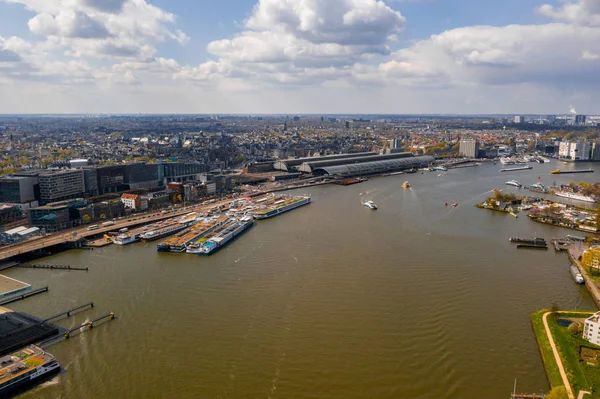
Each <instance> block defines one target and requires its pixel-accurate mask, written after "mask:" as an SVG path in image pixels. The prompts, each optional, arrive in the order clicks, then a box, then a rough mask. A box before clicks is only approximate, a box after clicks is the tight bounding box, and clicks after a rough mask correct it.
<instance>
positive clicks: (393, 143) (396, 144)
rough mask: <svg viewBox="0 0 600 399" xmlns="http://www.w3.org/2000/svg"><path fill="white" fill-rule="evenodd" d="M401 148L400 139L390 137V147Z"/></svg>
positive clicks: (393, 148)
mask: <svg viewBox="0 0 600 399" xmlns="http://www.w3.org/2000/svg"><path fill="white" fill-rule="evenodd" d="M399 148H402V140H400V139H391V140H390V149H392V150H397V149H399Z"/></svg>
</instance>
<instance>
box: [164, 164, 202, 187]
mask: <svg viewBox="0 0 600 399" xmlns="http://www.w3.org/2000/svg"><path fill="white" fill-rule="evenodd" d="M207 171H208V168H207V167H206V165H204V164H200V163H177V162H170V163H164V164H161V165H159V168H158V180H159V181H161V182H163V184H166V183H171V182H181V183H183V182H186V181H192V180H199V175H200V174H202V173H206V172H207Z"/></svg>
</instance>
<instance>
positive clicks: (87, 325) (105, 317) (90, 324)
mask: <svg viewBox="0 0 600 399" xmlns="http://www.w3.org/2000/svg"><path fill="white" fill-rule="evenodd" d="M114 319H115V314H114V312H110V313H107V314H105V315H103V316H100V317H98V318H96V319H94V320H92V321H88V322H85V323H83V324H82V325H80V326H77V327H75V328H72V329H70V330H67V331H65V332H64V333H63V334H62V335H58V336H54V337H50V338H48V339H45V340H43V341H41V342H38V343H37V344H36V345H37V346H38V347H41V346H42V345H46V344H50V343H58V342H59V341H62V340H63V339H69V338H72V336H73V333H76V332H79V333H82V332H85V331H87V330H86V328H87V329H90V330H91V329H93V328H94V327H97V324H98V323H100V322H102V321H105V322H108V321H112V320H114Z"/></svg>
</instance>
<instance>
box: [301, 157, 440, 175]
mask: <svg viewBox="0 0 600 399" xmlns="http://www.w3.org/2000/svg"><path fill="white" fill-rule="evenodd" d="M433 162H434V159H433V157H430V156H422V157H407V158H398V159H387V160H380V161H373V162H363V163H351V164H346V165H332V166H322V167H319V168H316V169H313V171H312V173H313V175H315V176H326V175H328V176H335V177H350V176H366V175H375V174H382V173H391V172H399V171H403V170H409V169H414V168H426V167H428V166H429V165H431V164H432V163H433Z"/></svg>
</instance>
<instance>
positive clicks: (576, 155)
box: [558, 141, 592, 161]
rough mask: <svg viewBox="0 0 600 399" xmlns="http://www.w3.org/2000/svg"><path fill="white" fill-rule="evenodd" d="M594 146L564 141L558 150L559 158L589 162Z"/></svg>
mask: <svg viewBox="0 0 600 399" xmlns="http://www.w3.org/2000/svg"><path fill="white" fill-rule="evenodd" d="M591 152H592V146H591V144H590V143H587V142H579V143H578V142H573V141H562V142H561V143H560V147H559V149H558V157H559V158H560V159H564V160H570V161H588V160H589V159H590V154H591Z"/></svg>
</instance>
